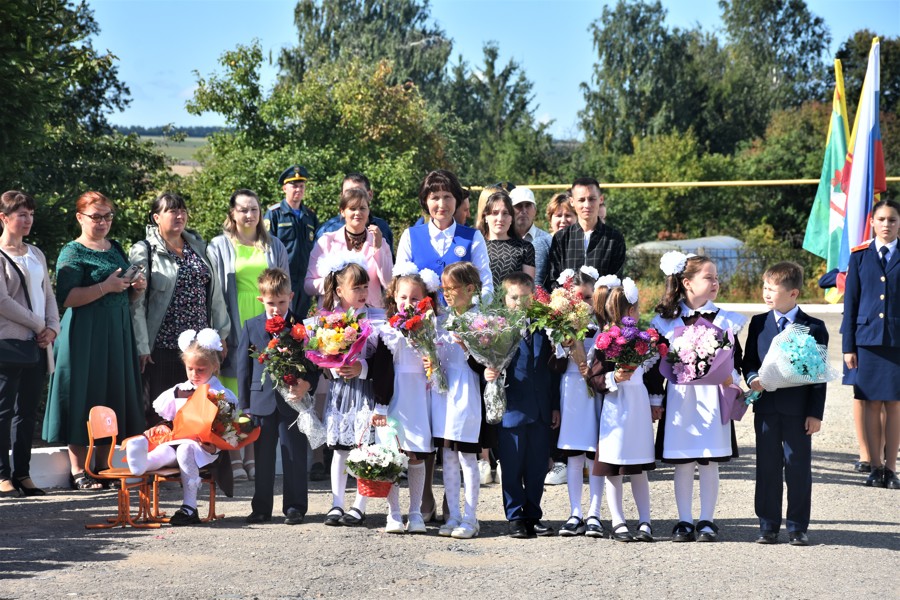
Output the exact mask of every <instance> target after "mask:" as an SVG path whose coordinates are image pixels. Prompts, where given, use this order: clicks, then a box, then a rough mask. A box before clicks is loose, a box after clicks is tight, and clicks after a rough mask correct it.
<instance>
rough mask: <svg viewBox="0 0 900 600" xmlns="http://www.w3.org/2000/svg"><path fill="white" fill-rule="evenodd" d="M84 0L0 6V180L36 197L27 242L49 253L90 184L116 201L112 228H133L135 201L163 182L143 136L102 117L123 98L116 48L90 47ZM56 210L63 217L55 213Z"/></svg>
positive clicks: (16, 0) (162, 163)
mask: <svg viewBox="0 0 900 600" xmlns="http://www.w3.org/2000/svg"><path fill="white" fill-rule="evenodd" d="M98 31H99V25H98V24H97V22H96V21H95V20H94V16H93V13H92V12H91V11H90V10H89V8H88V7H87V4H86V3H85V2H79V3H77V4H76V3H73V2H67V1H62V0H41V1H38V2H35V1H33V0H12V1H6V2H4V3H3V4H2V8H0V51H2V53H3V56H4V60H3V61H0V78H2V80H3V81H4V90H3V94H0V142H2V146H3V160H2V161H0V181H2V182H3V186H4V189H10V188H18V189H22V190H24V191H27V192H28V193H30V194H31V195H33V196H34V197H35V199H36V200H37V203H38V206H37V211H36V212H37V215H36V221H35V226H34V229H33V230H32V236H31V240H32V241H33V242H35V243H37V244H40V245H41V246H42V248H43V249H44V251H45V252H46V253H47V255H48V258H50V260H51V261H53V260H54V259H55V256H56V253H57V251H58V249H59V248H60V247H61V246H62V244H63V243H64V242H65V241H67V240H68V239H70V238H71V236H72V235H73V233H74V232H75V221H74V218H72V216H71V212H72V211H73V210H74V202H75V199H76V198H77V197H78V196H79V195H80V194H81V193H82V192H84V191H86V190H89V189H95V190H99V191H101V192H102V193H104V194H106V195H107V196H108V197H110V198H111V199H112V200H114V201H115V202H116V203H117V204H118V208H117V219H116V224H115V226H114V230H113V235H114V236H116V237H119V238H121V239H123V240H128V239H134V237H140V236H142V226H141V223H142V222H143V216H144V215H143V210H142V206H143V204H144V201H145V200H146V199H147V197H148V196H149V195H150V194H152V193H153V190H154V189H155V188H156V187H157V186H160V185H164V184H165V182H167V181H168V179H167V178H168V177H169V176H168V174H167V171H166V166H167V162H166V158H165V157H164V155H163V154H162V153H161V152H159V151H158V150H157V149H156V148H155V147H154V146H153V144H152V143H150V142H142V141H141V140H140V139H139V138H138V137H137V136H135V135H130V136H123V135H120V134H118V133H116V132H115V131H113V130H112V129H111V128H110V126H109V123H108V122H107V114H108V113H109V112H110V111H113V110H117V109H121V108H123V107H125V106H126V105H127V103H128V89H127V87H126V86H125V85H124V84H123V83H122V82H120V81H119V80H118V73H117V70H116V67H115V62H114V61H115V56H113V55H112V54H109V53H100V52H98V51H97V50H95V49H94V47H93V46H92V43H91V38H92V37H93V36H94V35H95V34H96V33H97V32H98ZM61 217H62V218H61Z"/></svg>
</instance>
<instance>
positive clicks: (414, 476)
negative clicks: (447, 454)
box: [406, 462, 425, 515]
mask: <svg viewBox="0 0 900 600" xmlns="http://www.w3.org/2000/svg"><path fill="white" fill-rule="evenodd" d="M406 477H407V482H408V483H409V514H411V515H415V514H419V515H421V514H422V493H423V492H424V491H425V463H424V462H420V463H417V464H410V465H409V468H408V470H407V472H406Z"/></svg>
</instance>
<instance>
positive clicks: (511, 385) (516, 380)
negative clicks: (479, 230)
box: [469, 273, 559, 538]
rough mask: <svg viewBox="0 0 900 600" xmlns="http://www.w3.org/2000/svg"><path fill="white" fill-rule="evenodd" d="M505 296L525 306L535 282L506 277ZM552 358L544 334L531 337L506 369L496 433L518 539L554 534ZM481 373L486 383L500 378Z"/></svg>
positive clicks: (555, 383) (506, 503) (555, 391)
mask: <svg viewBox="0 0 900 600" xmlns="http://www.w3.org/2000/svg"><path fill="white" fill-rule="evenodd" d="M503 292H504V294H505V295H506V296H505V299H506V305H507V306H508V307H510V308H514V307H516V306H523V307H524V306H526V305H527V304H529V303H530V301H531V298H532V296H533V294H534V280H533V279H532V278H531V277H530V276H528V275H527V274H525V273H511V274H509V275H507V276H506V277H505V278H504V279H503ZM552 355H553V349H552V346H551V342H550V340H548V339H547V336H546V335H544V333H543V332H542V331H538V332H535V333H533V334H527V335H526V336H525V339H523V340H522V341H521V342H520V343H519V349H518V351H517V352H516V354H515V355H513V358H512V361H511V362H510V363H509V366H508V367H507V369H506V386H507V389H506V402H507V405H506V413H505V414H504V415H503V421H501V423H500V425H499V426H498V430H497V438H498V442H497V446H498V454H499V456H498V458H499V460H500V466H501V469H502V476H501V480H502V481H501V487H502V488H503V508H504V510H505V511H506V518H507V519H508V520H509V534H510V536H511V537H514V538H533V537H535V536H536V535H545V536H546V535H553V534H554V531H553V529H552V528H551V527H549V526H547V525H545V524H543V523H542V522H541V520H540V519H541V517H542V516H543V512H542V511H541V498H542V497H543V494H544V477H545V476H546V475H547V461H548V460H549V459H550V442H549V440H550V430H551V428H552V429H556V428H557V427H559V377H558V376H557V375H554V374H552V373H551V372H550V368H549V366H548V363H549V362H550V357H551V356H552ZM469 364H470V366H472V362H471V361H470V363H469ZM481 369H483V370H484V377H485V379H487V380H488V381H492V380H494V379H496V378H497V377H498V376H499V375H500V373H499V372H498V371H494V370H493V369H484V367H480V369H479V370H481Z"/></svg>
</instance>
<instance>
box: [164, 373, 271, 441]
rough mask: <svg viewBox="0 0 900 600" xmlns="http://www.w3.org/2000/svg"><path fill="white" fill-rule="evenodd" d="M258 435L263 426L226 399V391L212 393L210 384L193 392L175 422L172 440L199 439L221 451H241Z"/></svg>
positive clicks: (173, 423)
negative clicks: (254, 423) (256, 423)
mask: <svg viewBox="0 0 900 600" xmlns="http://www.w3.org/2000/svg"><path fill="white" fill-rule="evenodd" d="M258 437H259V427H257V426H254V425H253V422H252V421H251V420H250V418H249V417H247V416H246V415H244V414H243V412H241V410H240V409H239V408H238V407H236V406H235V405H234V404H232V403H231V402H228V400H226V399H225V392H211V391H210V389H209V384H203V385H201V386H199V387H198V388H197V389H196V390H195V391H194V393H193V394H191V396H190V398H188V399H187V402H185V403H184V406H182V407H181V408H180V409H179V410H178V412H177V413H175V419H174V420H173V422H172V436H171V439H172V440H197V441H199V442H206V443H210V444H212V445H214V446H215V447H216V448H218V449H219V450H237V449H238V448H243V447H244V446H246V445H247V444H249V443H251V442H254V441H256V439H257V438H258Z"/></svg>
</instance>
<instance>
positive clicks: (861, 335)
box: [841, 200, 900, 490]
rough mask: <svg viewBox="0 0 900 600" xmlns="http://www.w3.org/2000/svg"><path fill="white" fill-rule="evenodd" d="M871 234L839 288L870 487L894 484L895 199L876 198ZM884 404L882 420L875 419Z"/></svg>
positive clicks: (898, 424)
mask: <svg viewBox="0 0 900 600" xmlns="http://www.w3.org/2000/svg"><path fill="white" fill-rule="evenodd" d="M870 224H871V226H872V227H873V228H874V229H875V239H874V240H873V241H872V242H871V243H869V244H864V245H862V246H860V247H857V248H854V249H853V253H852V254H851V255H850V265H849V268H848V270H847V283H846V290H845V292H844V322H843V324H842V325H841V333H842V334H843V352H844V362H845V364H846V365H847V368H849V369H857V373H856V383H855V384H854V385H853V395H854V397H855V398H858V399H860V400H864V401H865V421H866V438H867V446H868V448H869V456H870V460H871V464H872V472H871V474H870V475H869V478H868V479H867V480H866V482H865V483H866V485H867V486H870V487H886V488H890V489H895V490H896V489H900V480H898V478H897V474H896V472H897V450H898V447H900V251H898V248H897V234H898V231H900V204H897V203H896V202H894V201H893V200H882V201H880V202H878V203H876V204H875V206H874V207H873V210H872V218H871V220H870ZM882 409H884V411H885V413H886V419H885V421H884V424H882V421H881V412H882Z"/></svg>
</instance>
